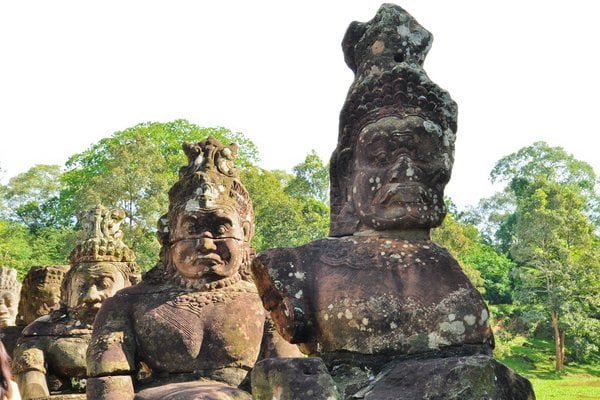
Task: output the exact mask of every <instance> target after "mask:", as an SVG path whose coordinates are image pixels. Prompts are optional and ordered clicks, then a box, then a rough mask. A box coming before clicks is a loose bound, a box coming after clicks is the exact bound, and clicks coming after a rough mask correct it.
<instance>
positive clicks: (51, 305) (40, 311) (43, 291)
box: [32, 285, 60, 319]
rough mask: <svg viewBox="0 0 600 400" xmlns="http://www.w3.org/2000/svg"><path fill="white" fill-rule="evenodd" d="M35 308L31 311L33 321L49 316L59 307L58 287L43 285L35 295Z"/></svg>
mask: <svg viewBox="0 0 600 400" xmlns="http://www.w3.org/2000/svg"><path fill="white" fill-rule="evenodd" d="M35 297H36V299H37V303H36V304H37V308H36V309H32V314H34V315H33V319H36V318H39V317H41V316H43V315H46V314H49V313H50V311H52V310H56V309H57V308H58V307H59V306H60V286H57V285H43V286H41V287H39V288H38V291H37V292H36V293H35Z"/></svg>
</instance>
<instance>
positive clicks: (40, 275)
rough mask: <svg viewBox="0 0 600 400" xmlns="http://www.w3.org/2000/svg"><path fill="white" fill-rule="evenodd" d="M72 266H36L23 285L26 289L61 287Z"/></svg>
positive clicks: (32, 268)
mask: <svg viewBox="0 0 600 400" xmlns="http://www.w3.org/2000/svg"><path fill="white" fill-rule="evenodd" d="M69 268H71V266H70V265H34V266H33V267H31V268H30V269H29V272H27V275H26V276H25V279H24V280H23V284H24V285H25V287H26V288H31V287H33V286H36V285H60V284H61V282H62V281H63V279H64V277H65V274H66V273H67V271H68V270H69Z"/></svg>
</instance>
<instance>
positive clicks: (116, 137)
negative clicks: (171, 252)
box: [61, 120, 258, 269]
mask: <svg viewBox="0 0 600 400" xmlns="http://www.w3.org/2000/svg"><path fill="white" fill-rule="evenodd" d="M208 136H213V137H215V138H217V139H219V140H220V141H222V142H223V143H232V142H235V143H237V144H238V146H239V148H240V154H239V156H238V160H237V162H236V164H237V165H238V166H239V167H240V168H246V167H248V166H249V165H251V164H252V163H254V162H256V161H257V159H258V150H257V149H256V147H255V145H254V144H253V143H252V142H251V141H250V140H248V139H247V138H245V137H244V136H243V135H242V134H240V133H234V132H231V131H230V130H228V129H225V128H201V127H198V126H196V125H194V124H191V123H189V122H188V121H185V120H176V121H173V122H168V123H160V122H148V123H142V124H138V125H136V126H134V127H131V128H128V129H125V130H123V131H120V132H115V133H114V134H113V135H112V136H110V137H108V138H104V139H102V140H100V141H99V142H98V143H96V144H93V145H92V146H91V147H90V148H89V149H88V150H86V151H84V152H82V153H79V154H75V155H73V156H72V157H71V158H69V160H68V161H67V171H66V172H65V173H64V175H63V181H64V184H65V187H64V190H63V191H62V192H61V203H62V205H63V215H65V216H73V215H76V214H77V213H79V212H81V211H82V210H84V209H86V208H88V207H91V206H93V205H94V204H97V203H101V204H103V205H105V206H106V207H119V208H122V209H124V210H125V212H126V215H127V218H126V223H125V224H124V225H123V226H122V227H123V228H124V230H125V241H126V242H127V243H128V245H129V246H130V247H131V248H132V249H133V250H134V251H135V252H136V254H137V256H138V263H139V264H140V266H142V268H143V269H148V268H150V267H151V266H152V265H153V264H154V262H155V261H156V259H157V257H158V250H159V246H158V242H157V241H156V239H155V237H154V231H155V226H156V221H157V220H158V218H159V217H160V216H161V215H162V214H163V213H165V212H167V209H168V204H169V202H168V190H169V188H170V187H171V186H172V185H173V184H174V183H175V182H176V181H177V173H178V170H179V168H180V167H181V166H182V165H184V164H186V163H187V160H186V159H185V156H184V154H183V152H182V151H181V144H182V142H183V141H186V140H187V141H200V140H203V139H205V138H206V137H208Z"/></svg>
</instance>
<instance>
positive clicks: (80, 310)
mask: <svg viewBox="0 0 600 400" xmlns="http://www.w3.org/2000/svg"><path fill="white" fill-rule="evenodd" d="M74 268H78V269H77V270H75V271H74V272H73V274H72V275H71V280H70V282H68V285H67V290H68V291H69V296H68V302H67V305H68V306H69V308H70V309H71V310H72V314H73V316H74V317H75V318H77V319H79V320H80V321H81V322H85V323H91V322H93V321H94V317H95V316H96V313H97V312H98V310H99V309H100V307H101V306H102V302H103V301H104V300H106V299H107V298H109V297H111V296H112V295H114V294H115V293H116V292H117V291H119V290H121V289H123V288H124V287H125V286H126V285H128V282H127V281H126V280H125V277H124V276H123V274H122V273H121V271H120V270H119V268H118V267H117V266H116V265H114V264H113V263H110V262H99V263H96V264H94V265H92V266H87V265H85V266H83V267H82V266H81V265H80V266H75V267H74Z"/></svg>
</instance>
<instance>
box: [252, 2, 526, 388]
mask: <svg viewBox="0 0 600 400" xmlns="http://www.w3.org/2000/svg"><path fill="white" fill-rule="evenodd" d="M431 40H432V36H431V34H430V33H429V32H428V31H427V30H425V29H424V28H423V27H422V26H420V25H419V24H418V23H417V21H415V20H414V19H413V18H412V17H411V16H410V15H409V14H408V13H406V12H405V11H404V10H403V9H402V8H400V7H398V6H395V5H393V4H384V5H382V6H381V8H380V9H379V11H378V12H377V14H376V16H375V18H374V19H373V20H371V21H369V22H367V23H358V22H354V23H352V24H351V25H350V27H349V28H348V31H347V32H346V36H345V37H344V40H343V49H344V55H345V59H346V62H347V64H348V66H349V67H350V68H351V69H352V70H353V71H354V73H355V80H354V82H353V84H352V86H351V88H350V90H349V92H348V97H347V99H346V102H345V104H344V107H343V109H342V112H341V115H340V133H339V137H338V144H337V147H336V149H335V151H334V152H333V155H332V158H331V164H330V165H331V167H330V168H331V226H330V237H329V238H327V239H324V240H318V241H315V242H312V243H309V244H307V245H304V246H301V247H297V248H290V249H274V250H268V251H265V252H264V253H261V254H259V255H258V256H257V257H256V259H255V260H254V262H253V264H252V272H253V274H254V277H255V282H256V284H257V287H258V289H259V293H260V295H261V297H262V300H263V303H264V305H265V308H266V309H267V310H269V311H270V312H271V316H272V318H273V320H274V322H275V324H276V327H277V330H278V331H279V332H280V333H281V335H282V336H283V337H284V338H285V339H287V340H288V341H290V342H291V343H296V344H298V346H299V348H300V349H301V350H302V351H303V352H304V353H306V354H308V355H310V356H318V357H320V358H322V359H323V361H324V363H325V366H326V370H327V371H329V374H330V376H331V378H332V379H333V382H334V383H332V382H331V381H328V380H323V379H322V377H319V376H318V374H317V375H316V376H315V378H314V379H313V382H316V383H315V388H317V389H319V390H321V391H322V392H323V393H325V394H324V395H323V396H322V397H318V398H322V399H326V398H331V397H327V396H331V393H332V392H333V389H332V388H331V386H333V385H334V386H335V389H336V390H337V391H338V394H337V397H338V398H340V399H354V398H356V399H392V398H394V399H396V398H400V397H398V396H399V395H398V394H399V393H402V397H401V398H406V399H426V398H444V399H481V398H493V399H530V398H533V392H532V391H531V386H530V385H529V382H527V381H526V380H525V379H524V378H520V377H518V376H516V375H515V374H514V373H512V372H511V371H509V370H508V369H507V368H506V367H504V366H502V365H501V364H499V363H496V362H495V361H494V360H493V359H492V358H491V357H490V356H491V354H492V349H493V345H494V339H493V334H492V330H491V329H490V323H489V312H488V309H487V307H486V305H485V303H484V301H483V298H482V297H481V295H480V294H479V293H478V292H477V290H476V289H475V288H474V287H473V285H472V284H471V283H470V282H469V280H468V279H467V277H466V276H465V274H464V273H463V272H462V270H461V268H460V266H459V264H458V263H457V261H456V260H455V259H454V258H453V257H452V256H451V255H450V254H449V253H448V251H447V250H446V249H444V248H442V247H440V246H439V245H437V244H436V243H434V242H432V241H431V240H430V235H429V233H430V229H431V228H433V227H436V226H439V225H440V224H441V223H442V221H443V219H444V216H445V214H446V207H445V205H444V188H445V185H446V184H447V183H448V180H449V179H450V173H451V169H452V164H453V161H454V141H455V133H456V128H457V106H456V103H455V102H454V101H453V100H452V99H451V98H450V96H449V94H448V93H447V92H446V91H444V90H443V89H441V88H440V87H439V86H437V85H436V84H435V83H433V82H432V81H431V80H430V79H429V78H428V76H427V74H426V73H425V71H424V70H423V68H422V64H423V61H424V59H425V55H426V53H427V51H428V50H429V48H430V46H431ZM296 362H297V364H303V363H307V362H308V361H306V360H297V361H296ZM289 366H290V361H289V360H285V361H279V362H277V361H275V362H271V363H269V364H267V363H261V364H260V365H257V367H256V368H255V371H254V372H253V376H254V374H256V375H257V376H269V377H270V379H272V380H274V381H278V382H283V381H284V380H283V379H282V378H281V377H280V375H282V374H285V373H286V372H285V371H287V370H289V371H291V370H293V368H290V369H286V368H287V367H289ZM294 367H295V368H296V367H297V365H295V366H294ZM282 371H283V372H282ZM456 374H458V375H460V378H459V377H457V376H456ZM321 375H323V374H321ZM278 377H279V378H278ZM323 385H329V386H330V387H329V389H328V390H325V391H323V390H322V389H323ZM309 386H310V385H305V386H303V387H296V388H294V387H292V386H291V385H290V386H288V387H286V389H285V390H283V393H284V395H282V397H280V399H292V398H308V396H307V395H306V393H307V392H306V391H307V390H308V389H309ZM274 388H275V386H274V385H271V386H270V387H269V385H267V384H264V382H262V387H260V388H256V389H257V390H256V391H255V393H254V394H255V396H256V398H257V399H261V398H269V397H266V396H265V397H261V396H262V393H258V390H261V391H263V392H269V391H272V390H273V389H274ZM311 391H312V392H313V393H314V392H315V390H314V389H312V388H311Z"/></svg>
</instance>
